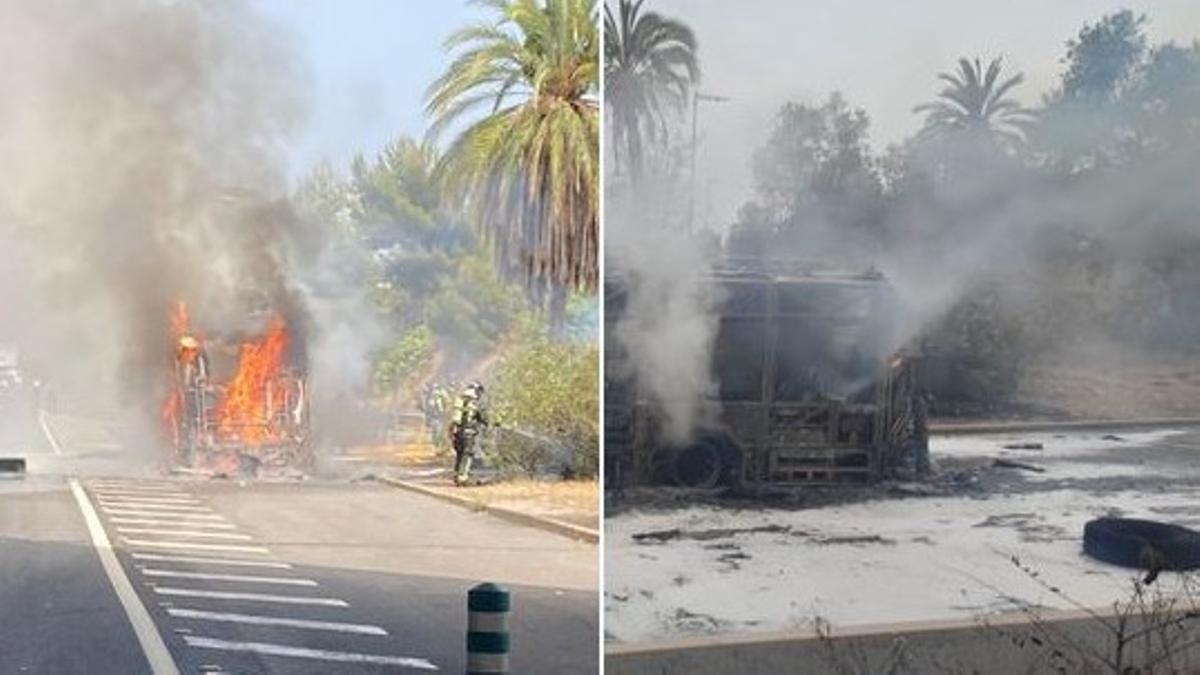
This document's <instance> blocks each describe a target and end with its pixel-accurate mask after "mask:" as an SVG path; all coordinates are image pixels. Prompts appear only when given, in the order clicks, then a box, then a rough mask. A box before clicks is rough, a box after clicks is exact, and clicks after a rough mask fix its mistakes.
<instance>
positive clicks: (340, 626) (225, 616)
mask: <svg viewBox="0 0 1200 675" xmlns="http://www.w3.org/2000/svg"><path fill="white" fill-rule="evenodd" d="M167 614H169V615H171V616H173V617H176V618H179V619H196V620H200V621H224V622H229V623H246V624H251V625H255V626H283V627H286V628H306V629H309V630H325V631H333V632H335V633H357V634H359V635H387V634H388V632H387V631H386V630H384V629H382V628H380V627H379V626H370V625H366V624H358V623H342V622H340V621H308V620H306V619H285V618H282V617H274V616H256V615H253V614H233V613H227V612H205V611H201V610H198V609H183V608H178V607H169V608H167Z"/></svg>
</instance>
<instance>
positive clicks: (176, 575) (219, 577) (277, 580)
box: [142, 567, 317, 588]
mask: <svg viewBox="0 0 1200 675" xmlns="http://www.w3.org/2000/svg"><path fill="white" fill-rule="evenodd" d="M142 574H144V575H146V576H148V577H167V578H171V579H199V580H202V581H237V582H243V583H247V584H278V585H280V586H308V587H310V588H311V587H313V586H316V585H317V582H315V581H313V580H312V579H292V578H288V577H258V576H243V575H241V574H206V573H202V572H177V571H175V570H160V569H154V568H151V567H147V568H145V569H143V570H142Z"/></svg>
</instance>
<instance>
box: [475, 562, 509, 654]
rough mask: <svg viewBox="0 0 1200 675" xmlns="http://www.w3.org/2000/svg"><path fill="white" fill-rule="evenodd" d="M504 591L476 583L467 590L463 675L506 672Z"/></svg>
mask: <svg viewBox="0 0 1200 675" xmlns="http://www.w3.org/2000/svg"><path fill="white" fill-rule="evenodd" d="M510 607H511V603H510V601H509V595H508V591H506V590H504V589H503V588H501V587H500V586H497V585H496V584H479V585H478V586H476V587H474V588H472V589H471V590H470V591H468V592H467V675H484V674H485V673H486V674H488V675H494V674H495V673H508V672H509V670H508V648H509V639H508V612H509V609H510Z"/></svg>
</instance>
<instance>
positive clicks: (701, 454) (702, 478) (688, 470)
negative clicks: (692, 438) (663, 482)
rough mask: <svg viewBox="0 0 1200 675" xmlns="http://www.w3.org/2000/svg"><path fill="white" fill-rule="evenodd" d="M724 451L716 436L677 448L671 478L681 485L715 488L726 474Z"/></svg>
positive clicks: (672, 459) (672, 463) (672, 460)
mask: <svg viewBox="0 0 1200 675" xmlns="http://www.w3.org/2000/svg"><path fill="white" fill-rule="evenodd" d="M724 454H725V453H724V452H722V448H721V443H720V442H719V441H718V440H717V439H715V438H711V437H710V438H701V439H700V440H698V441H696V442H695V443H692V444H691V445H687V446H684V447H682V448H680V449H678V450H676V451H675V452H674V454H673V456H672V458H671V479H672V482H674V483H675V484H676V485H678V486H679V487H688V488H714V487H716V486H717V485H719V484H720V483H721V479H722V478H723V477H724V476H725V474H726V470H725V469H726V467H725V459H724Z"/></svg>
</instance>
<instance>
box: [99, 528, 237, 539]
mask: <svg viewBox="0 0 1200 675" xmlns="http://www.w3.org/2000/svg"><path fill="white" fill-rule="evenodd" d="M117 532H120V533H121V534H161V535H163V536H166V537H198V538H203V539H223V540H225V541H250V540H251V539H253V537H251V536H250V535H248V534H239V533H237V532H197V531H195V530H162V529H158V528H152V527H117Z"/></svg>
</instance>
